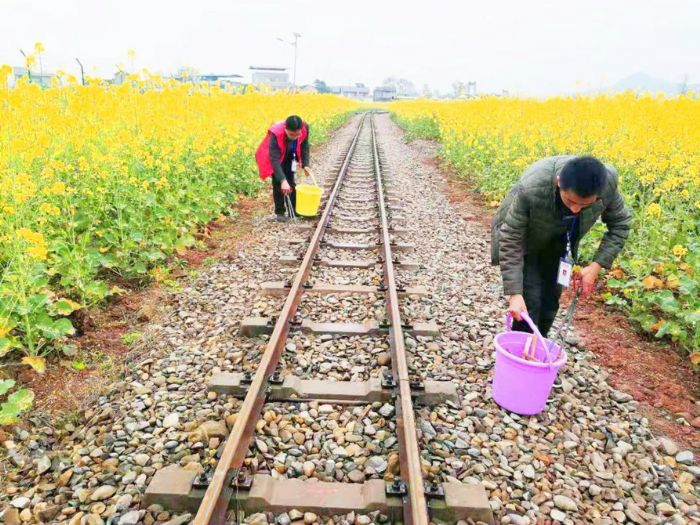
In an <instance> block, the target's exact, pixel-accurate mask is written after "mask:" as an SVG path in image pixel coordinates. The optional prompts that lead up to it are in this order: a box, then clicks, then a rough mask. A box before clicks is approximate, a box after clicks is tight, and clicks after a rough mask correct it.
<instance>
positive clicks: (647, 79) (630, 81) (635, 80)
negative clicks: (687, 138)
mask: <svg viewBox="0 0 700 525" xmlns="http://www.w3.org/2000/svg"><path fill="white" fill-rule="evenodd" d="M681 89H682V81H679V82H671V81H669V80H664V79H661V78H654V77H652V76H651V75H647V74H646V73H641V72H640V73H634V74H633V75H630V76H628V77H626V78H623V79H622V80H620V81H618V82H616V83H615V84H613V85H612V86H610V87H608V88H606V89H603V90H602V91H604V92H613V93H619V92H622V91H628V90H632V91H636V92H637V93H643V92H651V93H664V94H666V95H670V96H673V95H678V94H679V93H680V92H681ZM685 90H686V91H695V92H698V91H700V84H688V85H686V86H685Z"/></svg>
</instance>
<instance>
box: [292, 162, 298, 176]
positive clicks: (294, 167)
mask: <svg viewBox="0 0 700 525" xmlns="http://www.w3.org/2000/svg"><path fill="white" fill-rule="evenodd" d="M296 172H297V159H292V173H296Z"/></svg>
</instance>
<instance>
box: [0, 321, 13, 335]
mask: <svg viewBox="0 0 700 525" xmlns="http://www.w3.org/2000/svg"><path fill="white" fill-rule="evenodd" d="M11 331H12V327H11V326H10V323H9V321H8V320H7V319H0V337H5V336H6V335H7V334H9V333H10V332H11Z"/></svg>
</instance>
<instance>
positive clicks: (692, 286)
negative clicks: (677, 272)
mask: <svg viewBox="0 0 700 525" xmlns="http://www.w3.org/2000/svg"><path fill="white" fill-rule="evenodd" d="M679 280H680V283H681V285H680V286H679V287H678V291H679V292H680V293H681V294H683V295H695V293H696V292H697V289H698V283H697V282H695V280H694V279H692V278H691V277H688V276H687V275H681V278H680V279H679Z"/></svg>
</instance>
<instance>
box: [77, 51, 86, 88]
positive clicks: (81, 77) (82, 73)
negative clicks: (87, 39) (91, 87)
mask: <svg viewBox="0 0 700 525" xmlns="http://www.w3.org/2000/svg"><path fill="white" fill-rule="evenodd" d="M75 61H76V62H77V63H78V65H79V66H80V84H81V85H83V86H84V85H85V70H84V69H83V64H81V63H80V60H78V59H77V58H76V59H75Z"/></svg>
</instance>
